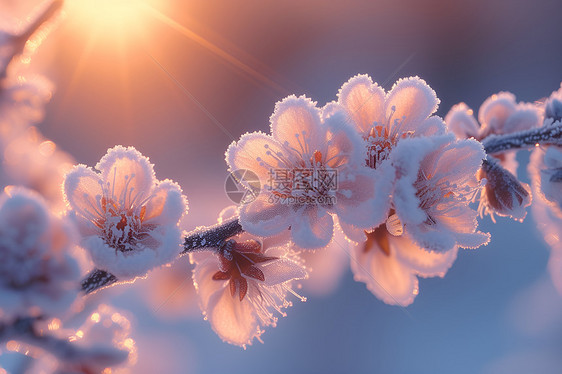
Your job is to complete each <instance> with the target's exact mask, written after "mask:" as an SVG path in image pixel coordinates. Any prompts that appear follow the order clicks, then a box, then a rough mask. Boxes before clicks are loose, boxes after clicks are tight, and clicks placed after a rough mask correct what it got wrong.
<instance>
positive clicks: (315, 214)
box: [226, 96, 379, 249]
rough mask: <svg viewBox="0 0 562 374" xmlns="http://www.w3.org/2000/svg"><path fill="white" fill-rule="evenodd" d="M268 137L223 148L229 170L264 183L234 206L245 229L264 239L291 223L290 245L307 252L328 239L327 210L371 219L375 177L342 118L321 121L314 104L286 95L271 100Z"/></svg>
mask: <svg viewBox="0 0 562 374" xmlns="http://www.w3.org/2000/svg"><path fill="white" fill-rule="evenodd" d="M271 134H272V135H265V134H263V133H260V132H255V133H251V134H245V135H243V136H242V137H241V138H240V140H239V141H238V142H233V143H232V144H231V145H230V147H229V148H228V150H227V151H226V161H227V163H228V166H229V168H230V170H231V171H235V170H238V169H248V170H251V171H252V172H254V173H255V174H256V175H257V176H258V177H259V178H260V180H261V181H262V184H265V185H264V186H262V188H261V193H260V195H259V196H258V197H257V199H256V200H254V201H252V202H250V203H248V204H246V205H243V206H241V207H240V223H241V224H242V227H243V229H244V230H246V231H248V232H249V233H251V234H254V235H257V236H262V237H265V236H271V235H276V234H279V233H280V232H281V231H283V230H286V229H287V228H289V227H290V228H291V235H292V240H293V241H294V243H295V245H297V246H298V247H300V248H306V249H312V248H320V247H324V246H326V245H327V244H328V243H329V242H330V240H331V239H332V237H333V232H334V229H333V228H334V221H333V217H332V215H335V216H337V217H339V220H340V221H342V222H345V223H347V224H349V225H352V226H357V227H363V228H368V227H371V226H373V225H374V224H376V222H377V220H378V219H379V218H377V217H376V216H375V215H374V214H373V212H376V211H377V204H378V203H377V201H376V200H375V198H376V197H375V190H376V187H375V179H374V177H373V176H372V175H371V174H370V173H367V172H366V171H365V170H363V169H364V168H363V167H361V163H362V154H361V153H362V152H361V145H362V144H361V139H360V138H359V137H358V136H357V134H355V133H354V131H353V129H352V128H350V127H349V126H348V125H347V124H346V123H345V120H344V118H343V116H342V115H339V114H334V115H333V116H330V118H327V119H325V120H322V118H321V113H320V110H319V109H318V108H316V106H315V103H314V102H312V101H311V100H309V99H307V98H305V97H303V96H301V97H298V98H297V97H296V96H289V97H287V98H285V99H284V100H283V101H281V102H279V103H277V105H276V108H275V112H274V113H273V115H272V116H271ZM334 177H335V178H334ZM266 181H267V182H269V183H264V182H266ZM242 182H243V183H244V181H242ZM332 182H336V183H332Z"/></svg>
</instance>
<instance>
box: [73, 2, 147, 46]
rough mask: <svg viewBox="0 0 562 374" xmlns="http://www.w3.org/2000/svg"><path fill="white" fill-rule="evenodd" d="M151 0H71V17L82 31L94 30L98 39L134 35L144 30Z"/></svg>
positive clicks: (91, 31) (92, 31)
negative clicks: (147, 8) (147, 9)
mask: <svg viewBox="0 0 562 374" xmlns="http://www.w3.org/2000/svg"><path fill="white" fill-rule="evenodd" d="M152 2H153V1H150V0H70V1H68V2H67V5H66V12H67V15H68V18H69V19H70V20H72V22H73V23H74V24H75V25H76V26H79V27H77V28H76V30H77V31H78V32H80V31H82V32H85V33H94V34H96V36H97V37H98V38H103V39H107V40H111V39H112V38H130V37H132V36H133V35H135V34H138V33H139V32H141V31H142V30H143V26H144V25H145V24H146V18H147V13H146V7H147V6H149V5H151V4H150V3H152Z"/></svg>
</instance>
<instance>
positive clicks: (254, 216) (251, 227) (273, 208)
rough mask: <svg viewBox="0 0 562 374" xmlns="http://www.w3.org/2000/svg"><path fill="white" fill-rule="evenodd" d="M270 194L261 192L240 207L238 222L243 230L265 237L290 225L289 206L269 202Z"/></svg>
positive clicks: (290, 212) (291, 216)
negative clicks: (254, 198)
mask: <svg viewBox="0 0 562 374" xmlns="http://www.w3.org/2000/svg"><path fill="white" fill-rule="evenodd" d="M270 196H271V195H270V194H267V193H262V194H260V195H259V196H258V198H257V199H256V200H254V201H252V202H251V203H249V204H246V205H244V206H242V207H241V208H240V224H241V225H242V228H243V229H244V230H245V231H247V232H249V233H251V234H254V235H257V236H261V237H266V236H272V235H276V234H279V233H280V232H281V231H283V230H285V229H287V228H288V227H289V226H290V225H291V222H292V221H291V220H292V219H293V211H292V209H291V207H290V206H289V205H287V204H279V203H270V202H269V201H268V200H269V197H270Z"/></svg>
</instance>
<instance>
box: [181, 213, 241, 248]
mask: <svg viewBox="0 0 562 374" xmlns="http://www.w3.org/2000/svg"><path fill="white" fill-rule="evenodd" d="M243 231H244V230H243V229H242V226H241V225H240V221H239V220H238V217H237V218H234V219H232V220H230V221H226V222H225V223H222V224H217V225H214V226H209V227H199V228H197V229H195V230H194V231H192V232H190V233H189V235H188V236H186V238H185V241H184V243H183V246H184V248H185V249H184V250H183V252H182V253H181V255H185V254H188V253H190V252H194V251H197V250H201V249H204V248H218V247H220V246H221V245H222V244H224V242H225V241H226V240H228V239H229V238H231V237H233V236H235V235H238V234H240V233H242V232H243Z"/></svg>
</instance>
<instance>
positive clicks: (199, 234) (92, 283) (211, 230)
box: [80, 218, 244, 295]
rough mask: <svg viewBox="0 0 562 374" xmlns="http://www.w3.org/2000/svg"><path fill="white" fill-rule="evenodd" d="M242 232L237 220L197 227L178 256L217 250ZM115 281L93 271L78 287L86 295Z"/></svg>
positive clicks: (114, 278) (101, 271) (107, 275)
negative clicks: (205, 250)
mask: <svg viewBox="0 0 562 374" xmlns="http://www.w3.org/2000/svg"><path fill="white" fill-rule="evenodd" d="M243 231H244V230H243V229H242V226H241V225H240V222H239V220H238V218H234V219H231V220H230V221H226V222H225V223H223V224H217V225H214V226H208V227H205V226H202V227H199V228H197V229H195V230H194V231H192V232H191V233H189V234H188V236H186V237H185V241H184V244H183V246H184V248H185V249H184V250H183V251H182V252H181V253H180V256H183V255H186V254H188V253H190V252H194V251H197V250H203V249H205V248H219V247H220V246H221V245H223V244H224V243H225V242H226V241H227V240H228V239H229V238H231V237H233V236H235V235H238V234H240V233H241V232H243ZM117 281H118V279H117V277H116V276H115V275H113V274H111V273H108V272H107V271H105V270H100V269H94V270H92V271H91V272H90V274H88V275H87V276H86V278H84V280H82V283H81V284H80V286H81V290H82V291H83V292H84V293H85V294H86V295H88V294H90V293H92V292H94V291H97V290H100V289H102V288H107V287H109V286H111V285H112V284H115V283H117Z"/></svg>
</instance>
